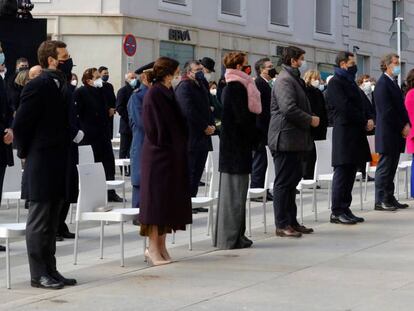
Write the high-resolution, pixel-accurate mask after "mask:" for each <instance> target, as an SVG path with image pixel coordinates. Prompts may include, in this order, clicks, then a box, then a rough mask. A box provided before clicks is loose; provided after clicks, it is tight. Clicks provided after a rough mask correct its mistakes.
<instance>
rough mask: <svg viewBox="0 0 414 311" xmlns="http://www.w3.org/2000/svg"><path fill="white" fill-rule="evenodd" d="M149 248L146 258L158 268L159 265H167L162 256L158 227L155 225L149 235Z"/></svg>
mask: <svg viewBox="0 0 414 311" xmlns="http://www.w3.org/2000/svg"><path fill="white" fill-rule="evenodd" d="M148 238H149V247H148V252H147V254H146V257H149V259H150V260H151V261H152V263H153V264H154V265H155V266H156V265H159V264H165V263H166V262H165V259H164V258H163V257H162V255H161V249H160V243H159V236H158V226H156V225H153V226H152V228H151V230H150V234H149V237H148Z"/></svg>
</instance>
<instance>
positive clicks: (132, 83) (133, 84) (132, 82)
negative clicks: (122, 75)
mask: <svg viewBox="0 0 414 311" xmlns="http://www.w3.org/2000/svg"><path fill="white" fill-rule="evenodd" d="M128 83H129V85H130V86H131V87H132V88H133V89H135V88H136V87H137V83H138V81H137V79H133V80H131V81H129V82H128Z"/></svg>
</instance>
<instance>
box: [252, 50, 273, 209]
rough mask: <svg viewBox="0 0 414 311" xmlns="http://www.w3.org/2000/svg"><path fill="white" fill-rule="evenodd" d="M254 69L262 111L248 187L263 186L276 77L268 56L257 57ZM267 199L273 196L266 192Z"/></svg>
mask: <svg viewBox="0 0 414 311" xmlns="http://www.w3.org/2000/svg"><path fill="white" fill-rule="evenodd" d="M254 67H255V70H256V74H257V77H256V80H255V83H256V87H257V89H258V90H259V92H260V98H261V101H262V113H261V114H259V115H257V116H256V127H257V129H258V131H259V136H260V137H259V145H258V147H257V149H256V150H255V151H254V152H253V165H252V175H251V182H250V188H265V187H267V186H268V185H265V184H264V182H265V176H266V170H267V152H266V145H267V133H268V131H269V123H270V102H271V96H272V83H273V78H274V77H276V69H275V68H274V66H273V63H272V62H271V61H270V59H269V58H267V57H266V58H262V59H259V60H258V61H257V62H256V64H255V65H254ZM267 199H268V200H270V201H271V200H273V196H272V195H271V194H270V193H268V194H267ZM260 200H261V199H260Z"/></svg>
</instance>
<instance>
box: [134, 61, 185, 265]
mask: <svg viewBox="0 0 414 311" xmlns="http://www.w3.org/2000/svg"><path fill="white" fill-rule="evenodd" d="M178 65H179V63H178V62H177V61H175V60H173V59H170V58H167V57H161V58H159V59H158V60H157V61H156V62H155V64H154V68H153V75H154V81H155V82H154V84H153V86H152V88H151V89H150V90H149V91H148V92H147V94H146V96H145V98H144V107H143V112H142V119H143V122H144V132H145V138H144V145H143V147H142V148H143V149H142V158H141V192H140V195H141V202H140V214H139V217H138V220H139V222H140V223H141V235H142V236H148V237H149V248H148V250H147V251H146V252H145V257H146V258H147V260H149V262H152V264H153V265H162V264H168V263H170V262H171V257H170V255H169V254H168V251H167V248H166V246H165V239H166V235H167V233H171V232H172V231H176V230H185V226H186V225H187V224H191V223H192V211H191V194H190V183H189V176H188V152H187V144H188V132H187V124H186V120H185V118H184V116H183V115H182V112H181V109H180V107H179V105H178V103H177V101H176V100H175V96H174V92H173V89H172V81H173V80H174V79H175V77H178V75H179V68H178Z"/></svg>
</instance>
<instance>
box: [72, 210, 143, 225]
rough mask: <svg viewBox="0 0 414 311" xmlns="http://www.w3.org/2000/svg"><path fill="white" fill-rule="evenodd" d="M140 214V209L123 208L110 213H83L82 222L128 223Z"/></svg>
mask: <svg viewBox="0 0 414 311" xmlns="http://www.w3.org/2000/svg"><path fill="white" fill-rule="evenodd" d="M138 214H139V209H138V208H122V209H113V210H111V211H109V212H86V213H82V214H81V215H80V216H81V220H85V221H88V220H96V221H117V222H119V221H128V220H133V219H135V216H137V215H138Z"/></svg>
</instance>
